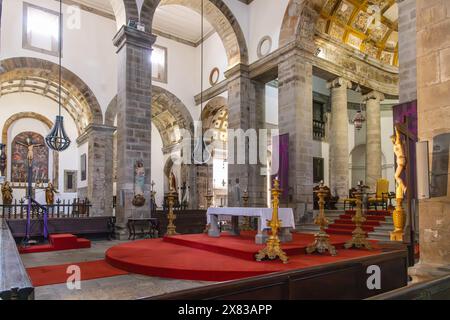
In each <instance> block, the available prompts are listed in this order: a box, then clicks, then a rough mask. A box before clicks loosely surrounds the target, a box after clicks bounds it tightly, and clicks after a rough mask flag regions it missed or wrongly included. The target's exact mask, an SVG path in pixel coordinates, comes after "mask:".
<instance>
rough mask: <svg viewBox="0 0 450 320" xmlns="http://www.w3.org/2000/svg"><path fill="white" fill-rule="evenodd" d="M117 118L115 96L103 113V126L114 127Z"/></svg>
mask: <svg viewBox="0 0 450 320" xmlns="http://www.w3.org/2000/svg"><path fill="white" fill-rule="evenodd" d="M116 116H117V95H116V96H115V97H114V98H113V99H112V100H111V102H110V103H109V104H108V107H107V108H106V112H105V125H107V126H111V127H112V126H114V122H115V120H116Z"/></svg>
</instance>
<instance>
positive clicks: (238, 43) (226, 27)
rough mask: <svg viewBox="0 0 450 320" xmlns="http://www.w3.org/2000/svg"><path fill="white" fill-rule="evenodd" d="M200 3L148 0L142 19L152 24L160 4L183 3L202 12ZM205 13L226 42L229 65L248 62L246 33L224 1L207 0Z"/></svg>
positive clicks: (224, 42)
mask: <svg viewBox="0 0 450 320" xmlns="http://www.w3.org/2000/svg"><path fill="white" fill-rule="evenodd" d="M199 4H200V1H199V0H146V1H145V2H144V5H143V8H142V12H141V21H144V23H145V24H146V25H149V26H151V25H152V21H153V15H154V13H155V10H156V8H157V7H158V5H160V6H164V5H181V6H185V7H187V8H189V9H191V10H193V11H195V12H197V13H200V9H201V8H200V5H199ZM204 13H205V19H206V20H208V22H209V23H210V24H211V25H212V26H213V27H214V29H215V30H216V31H217V33H218V35H219V37H220V39H221V40H222V42H223V44H224V47H225V50H226V53H227V57H228V66H229V67H230V68H231V67H233V66H234V65H236V64H239V63H242V64H248V49H247V43H246V41H245V37H244V33H243V32H242V29H241V27H240V25H239V23H238V21H237V19H236V17H235V16H234V15H233V13H232V12H231V10H230V9H229V8H228V6H227V5H226V4H225V3H224V1H223V0H206V1H205V11H204ZM149 30H151V28H149Z"/></svg>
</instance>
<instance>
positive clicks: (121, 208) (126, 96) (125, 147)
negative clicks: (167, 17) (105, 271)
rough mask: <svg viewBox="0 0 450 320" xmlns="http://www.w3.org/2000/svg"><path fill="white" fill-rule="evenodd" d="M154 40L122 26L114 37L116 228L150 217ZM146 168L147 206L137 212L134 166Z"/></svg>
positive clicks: (145, 195) (145, 194)
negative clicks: (152, 59)
mask: <svg viewBox="0 0 450 320" xmlns="http://www.w3.org/2000/svg"><path fill="white" fill-rule="evenodd" d="M155 40H156V37H155V36H154V35H152V34H149V33H146V32H142V31H138V30H136V29H133V28H129V27H126V26H123V27H122V28H121V29H120V30H119V32H118V33H117V34H116V36H115V37H114V40H113V42H114V45H115V46H116V47H117V55H118V79H119V82H118V88H117V89H118V94H117V156H118V157H117V159H118V161H117V208H116V216H117V222H118V225H119V227H120V226H123V225H124V224H125V223H126V221H127V219H128V218H129V217H131V216H135V217H144V216H149V215H150V188H151V186H150V184H151V172H150V170H151V132H152V126H151V120H152V119H151V97H152V90H151V89H152V80H151V79H152V72H151V60H150V58H151V52H152V45H153V44H154V42H155ZM138 161H140V162H142V163H143V164H144V168H145V185H144V197H145V200H146V203H145V205H144V206H143V207H140V208H137V207H134V206H133V204H132V200H133V197H134V183H135V165H136V163H137V162H138Z"/></svg>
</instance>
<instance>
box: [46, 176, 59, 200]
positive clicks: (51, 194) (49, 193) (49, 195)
mask: <svg viewBox="0 0 450 320" xmlns="http://www.w3.org/2000/svg"><path fill="white" fill-rule="evenodd" d="M55 193H59V192H58V190H56V189H55V187H54V186H53V183H51V182H49V184H48V186H47V188H45V201H46V202H47V205H53V204H54V203H55Z"/></svg>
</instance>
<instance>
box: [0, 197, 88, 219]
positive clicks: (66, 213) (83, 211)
mask: <svg viewBox="0 0 450 320" xmlns="http://www.w3.org/2000/svg"><path fill="white" fill-rule="evenodd" d="M91 207H92V205H91V203H90V202H89V200H88V199H73V200H72V201H71V200H59V199H58V200H57V201H56V203H55V204H53V205H40V204H38V203H37V202H33V204H32V206H31V212H30V213H31V215H30V217H31V219H36V218H39V217H42V214H43V210H44V209H45V210H47V215H48V217H49V218H71V217H89V214H90V208H91ZM27 208H28V203H27V201H26V199H21V200H19V201H17V200H14V203H13V204H0V218H4V219H26V218H27Z"/></svg>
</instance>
